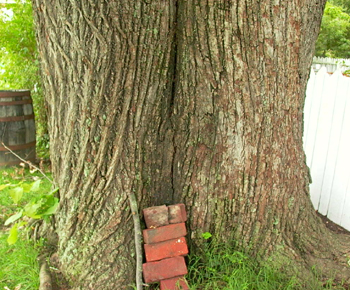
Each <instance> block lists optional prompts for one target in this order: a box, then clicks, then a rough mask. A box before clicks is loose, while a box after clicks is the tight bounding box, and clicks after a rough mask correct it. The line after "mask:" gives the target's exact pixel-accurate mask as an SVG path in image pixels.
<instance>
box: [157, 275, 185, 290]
mask: <svg viewBox="0 0 350 290" xmlns="http://www.w3.org/2000/svg"><path fill="white" fill-rule="evenodd" d="M189 289H190V288H189V287H188V284H187V281H186V279H185V277H175V278H172V279H167V280H162V281H160V290H189Z"/></svg>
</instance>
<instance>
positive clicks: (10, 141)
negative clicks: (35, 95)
mask: <svg viewBox="0 0 350 290" xmlns="http://www.w3.org/2000/svg"><path fill="white" fill-rule="evenodd" d="M35 139H36V138H35V121H34V111H33V104H32V98H31V96H30V91H27V90H18V91H1V90H0V166H8V165H17V164H19V163H21V162H22V161H21V160H20V159H19V158H17V157H16V156H15V155H14V154H12V153H11V152H10V151H9V150H8V149H7V148H6V147H8V148H9V149H11V150H12V151H13V152H14V153H16V154H17V155H19V156H20V157H21V158H23V159H25V160H28V161H35V157H36V154H35ZM3 144H4V145H5V146H6V147H4V146H3Z"/></svg>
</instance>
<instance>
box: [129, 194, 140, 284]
mask: <svg viewBox="0 0 350 290" xmlns="http://www.w3.org/2000/svg"><path fill="white" fill-rule="evenodd" d="M129 202H130V209H131V213H132V218H133V221H134V234H135V249H136V289H137V290H142V289H143V287H142V286H143V281H142V235H141V223H140V218H139V213H138V208H137V201H136V197H135V194H134V193H130V194H129Z"/></svg>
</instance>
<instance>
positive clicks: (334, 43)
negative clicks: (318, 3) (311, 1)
mask: <svg viewBox="0 0 350 290" xmlns="http://www.w3.org/2000/svg"><path fill="white" fill-rule="evenodd" d="M315 54H316V56H321V57H331V58H350V0H330V1H328V2H327V4H326V7H325V11H324V15H323V19H322V24H321V31H320V34H319V37H318V39H317V42H316V53H315Z"/></svg>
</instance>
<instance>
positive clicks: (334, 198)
mask: <svg viewBox="0 0 350 290" xmlns="http://www.w3.org/2000/svg"><path fill="white" fill-rule="evenodd" d="M304 149H305V152H306V159H307V164H308V166H309V167H310V171H311V177H312V184H311V185H310V192H311V199H312V202H313V205H314V207H315V209H316V210H318V211H319V212H320V213H321V214H323V215H326V216H327V217H328V218H329V219H330V220H332V221H333V222H335V223H337V224H339V225H341V226H342V227H344V228H345V229H347V230H350V78H349V77H346V76H343V75H342V73H341V72H340V70H336V71H335V72H334V73H333V74H332V75H330V74H329V73H327V68H326V67H322V68H321V69H320V70H319V71H318V72H317V74H315V72H314V70H312V71H311V75H310V79H309V82H308V86H307V91H306V101H305V108H304Z"/></svg>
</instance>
